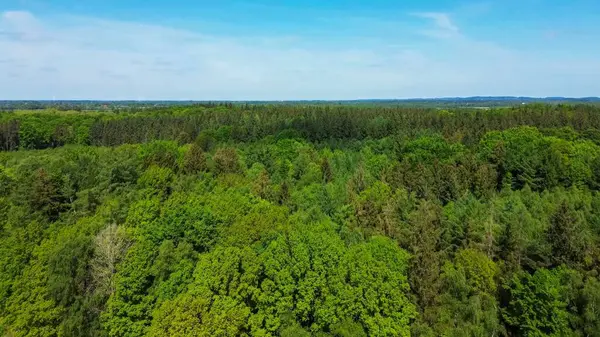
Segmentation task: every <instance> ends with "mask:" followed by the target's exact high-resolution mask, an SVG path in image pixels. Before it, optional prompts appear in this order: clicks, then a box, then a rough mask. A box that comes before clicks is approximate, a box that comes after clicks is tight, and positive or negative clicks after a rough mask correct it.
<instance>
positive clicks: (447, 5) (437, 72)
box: [0, 0, 600, 100]
mask: <svg viewBox="0 0 600 337" xmlns="http://www.w3.org/2000/svg"><path fill="white" fill-rule="evenodd" d="M598 41H600V1H598V0H569V1H565V0H489V1H485V0H483V1H457V0H430V1H424V0H403V1H398V0H370V1H358V0H345V1H342V0H328V1H323V0H306V1H291V0H279V1H275V0H258V1H232V0H214V1H202V0H170V1H159V0H128V1H122V0H85V1H82V0H45V1H44V0H0V100H2V99H9V100H11V99H94V100H96V99H98V100H123V99H126V100H128V99H134V100H136V99H137V100H305V99H329V100H345V99H382V98H385V99H394V98H435V97H459V96H461V97H464V96H534V97H548V96H567V97H587V96H600V44H599V43H598Z"/></svg>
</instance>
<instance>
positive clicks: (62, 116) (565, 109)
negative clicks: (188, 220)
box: [0, 104, 600, 151]
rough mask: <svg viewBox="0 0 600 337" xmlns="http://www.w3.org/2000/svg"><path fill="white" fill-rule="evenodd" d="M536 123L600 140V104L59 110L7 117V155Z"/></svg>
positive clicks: (464, 131) (1, 123)
mask: <svg viewBox="0 0 600 337" xmlns="http://www.w3.org/2000/svg"><path fill="white" fill-rule="evenodd" d="M522 125H529V126H534V127H537V128H542V129H543V128H555V127H571V128H573V129H574V130H576V131H578V132H580V133H581V137H583V138H586V139H590V140H593V141H598V142H600V135H599V134H598V132H597V131H591V130H592V129H598V128H599V127H600V107H596V106H592V105H583V104H582V105H543V104H534V105H524V106H519V107H512V108H498V109H490V110H481V109H450V110H440V109H422V108H407V107H396V108H391V107H360V106H302V105H265V106H258V105H234V104H225V105H204V106H183V107H171V108H155V109H146V110H140V111H137V112H122V113H68V112H59V111H53V112H48V111H42V112H29V113H27V112H25V113H23V112H20V113H5V114H3V115H1V116H0V150H3V151H14V150H18V149H44V148H54V147H59V146H63V145H66V144H80V145H97V146H116V145H121V144H134V143H145V142H148V141H151V140H178V141H180V142H181V143H189V142H191V141H192V140H194V139H196V137H197V136H198V135H199V134H200V132H201V131H203V130H213V131H214V132H216V133H218V134H220V135H221V136H222V137H223V138H224V139H225V138H226V139H231V140H233V141H238V142H245V141H253V140H258V139H261V138H263V137H265V136H268V135H273V136H277V135H280V134H284V135H287V136H290V135H292V136H294V137H298V138H303V139H306V140H309V141H323V140H328V139H350V138H351V139H365V138H373V139H378V138H383V137H388V136H414V135H418V134H419V133H422V132H425V130H427V131H426V132H436V133H441V134H443V135H444V136H445V137H446V138H450V139H453V140H458V141H461V142H462V143H463V144H465V145H471V144H474V143H476V142H478V141H479V139H480V138H481V136H482V135H483V134H485V133H486V132H487V131H489V130H504V129H508V128H512V127H515V126H522Z"/></svg>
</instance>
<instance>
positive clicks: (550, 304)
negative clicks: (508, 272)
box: [503, 269, 570, 336]
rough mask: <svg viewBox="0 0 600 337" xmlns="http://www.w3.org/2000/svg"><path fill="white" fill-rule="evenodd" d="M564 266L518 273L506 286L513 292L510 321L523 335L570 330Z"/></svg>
mask: <svg viewBox="0 0 600 337" xmlns="http://www.w3.org/2000/svg"><path fill="white" fill-rule="evenodd" d="M564 272H565V271H564V270H561V269H557V270H547V269H539V270H537V271H536V272H535V274H533V275H530V274H528V273H525V272H521V273H518V274H515V275H514V276H513V277H512V278H511V279H510V280H508V283H507V284H506V285H505V286H504V287H505V288H506V290H507V291H508V293H509V300H508V305H507V307H506V308H505V309H504V310H503V317H504V319H505V320H506V322H507V323H508V324H509V325H510V326H511V327H512V328H514V329H515V330H516V331H517V332H518V333H519V334H521V335H523V336H565V335H568V334H569V333H570V328H569V313H568V311H567V305H568V303H567V300H566V295H567V294H566V290H567V289H566V287H565V285H564V284H563V283H562V282H561V278H562V277H561V276H562V275H561V274H562V273H564Z"/></svg>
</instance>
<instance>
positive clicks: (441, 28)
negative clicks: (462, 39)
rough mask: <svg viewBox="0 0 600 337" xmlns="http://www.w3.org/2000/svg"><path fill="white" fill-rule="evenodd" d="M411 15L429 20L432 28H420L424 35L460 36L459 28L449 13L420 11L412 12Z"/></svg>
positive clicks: (440, 36) (438, 36) (436, 36)
mask: <svg viewBox="0 0 600 337" xmlns="http://www.w3.org/2000/svg"><path fill="white" fill-rule="evenodd" d="M413 16H415V17H419V18H422V19H426V20H429V21H431V23H432V24H433V28H428V29H424V30H421V33H422V34H423V35H426V36H430V37H435V38H452V37H457V36H460V29H459V28H458V26H456V24H454V22H453V21H452V19H451V17H450V14H449V13H442V12H422V13H413Z"/></svg>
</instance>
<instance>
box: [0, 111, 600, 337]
mask: <svg viewBox="0 0 600 337" xmlns="http://www.w3.org/2000/svg"><path fill="white" fill-rule="evenodd" d="M0 150H1V151H2V152H0V270H1V271H2V272H1V273H0V330H1V331H2V333H3V335H6V336H111V337H112V336H115V337H116V336H289V337H291V336H319V337H321V336H322V337H325V336H457V337H458V336H481V337H483V336H581V337H584V336H600V280H599V275H598V273H599V272H600V245H599V244H600V193H599V191H600V108H599V107H596V106H593V105H585V104H578V105H565V104H558V105H545V104H527V105H519V106H516V107H507V108H493V109H486V110H484V109H469V108H456V109H450V108H448V109H440V108H431V109H430V108H420V107H392V106H366V105H364V106H363V105H307V104H286V105H269V104H261V105H253V104H204V105H185V106H166V107H154V108H144V109H124V110H110V109H109V110H98V111H85V112H81V111H68V110H57V109H46V110H36V111H32V110H27V111H25V110H15V111H12V112H4V113H2V114H0Z"/></svg>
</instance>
